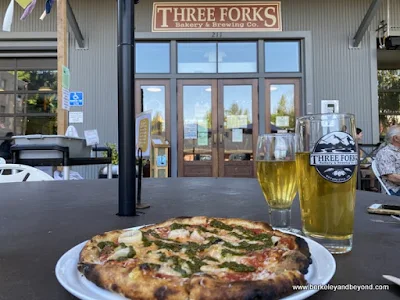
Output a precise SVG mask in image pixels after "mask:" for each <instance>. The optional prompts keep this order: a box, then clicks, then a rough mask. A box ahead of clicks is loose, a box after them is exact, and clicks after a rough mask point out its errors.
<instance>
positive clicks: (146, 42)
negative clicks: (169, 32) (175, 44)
mask: <svg viewBox="0 0 400 300" xmlns="http://www.w3.org/2000/svg"><path fill="white" fill-rule="evenodd" d="M140 44H167V45H168V72H156V73H149V72H137V63H136V62H137V58H138V57H137V49H136V48H137V45H140ZM171 50H172V49H171V43H170V42H169V41H137V42H135V70H134V72H135V74H142V75H143V74H171V72H172V60H171V52H172V51H171Z"/></svg>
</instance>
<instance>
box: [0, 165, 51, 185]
mask: <svg viewBox="0 0 400 300" xmlns="http://www.w3.org/2000/svg"><path fill="white" fill-rule="evenodd" d="M6 170H10V171H11V174H8V175H5V174H4V171H6ZM50 180H54V178H53V177H51V176H50V175H48V174H47V173H45V172H43V171H41V170H39V169H36V168H33V167H30V166H25V165H15V164H0V183H5V182H24V181H50Z"/></svg>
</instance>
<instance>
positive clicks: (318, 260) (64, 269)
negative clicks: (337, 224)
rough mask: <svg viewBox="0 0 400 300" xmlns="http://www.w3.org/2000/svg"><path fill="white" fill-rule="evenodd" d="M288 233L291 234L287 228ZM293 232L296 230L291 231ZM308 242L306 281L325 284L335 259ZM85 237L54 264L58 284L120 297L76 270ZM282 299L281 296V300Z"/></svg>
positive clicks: (87, 297)
mask: <svg viewBox="0 0 400 300" xmlns="http://www.w3.org/2000/svg"><path fill="white" fill-rule="evenodd" d="M141 227H143V226H138V227H134V228H132V229H139V228H141ZM288 233H289V234H293V233H290V232H288ZM293 235H296V234H293ZM302 238H303V239H305V240H306V241H307V243H308V247H309V249H310V252H311V258H312V264H311V265H310V267H309V268H308V273H307V275H306V276H305V277H306V280H307V282H309V283H310V284H314V285H317V284H327V283H328V282H329V280H331V278H332V277H333V275H334V274H335V271H336V263H335V259H334V258H333V256H332V254H331V253H329V251H328V250H327V249H326V248H324V247H323V246H321V245H320V244H318V243H317V242H314V241H313V240H311V239H309V238H305V237H302ZM86 242H87V241H85V242H83V243H80V244H79V245H76V246H75V247H73V248H72V249H70V250H69V251H67V252H66V253H65V254H64V255H63V256H62V257H61V258H60V259H59V260H58V262H57V265H56V276H57V279H58V281H59V282H60V284H61V285H62V286H63V287H64V288H65V289H66V290H67V291H68V292H70V293H71V294H72V295H74V296H76V297H78V298H80V299H82V300H106V299H107V300H124V299H126V298H125V297H122V296H120V295H118V294H115V293H112V292H109V291H107V290H104V289H102V288H99V287H98V286H96V285H95V284H94V283H92V282H90V281H89V280H87V279H86V277H84V276H83V275H82V274H81V273H79V271H78V270H77V264H78V260H79V254H80V252H81V250H82V248H83V247H84V245H85V244H86ZM316 292H318V290H307V291H301V292H297V293H295V294H292V295H290V296H288V297H285V298H283V299H284V300H300V299H305V298H307V297H310V296H311V295H313V294H315V293H316ZM283 299H282V300H283Z"/></svg>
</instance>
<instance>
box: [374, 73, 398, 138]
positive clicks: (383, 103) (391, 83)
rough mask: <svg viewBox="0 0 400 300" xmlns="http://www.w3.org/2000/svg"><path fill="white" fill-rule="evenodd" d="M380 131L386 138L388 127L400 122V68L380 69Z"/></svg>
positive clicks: (381, 135) (381, 136)
mask: <svg viewBox="0 0 400 300" xmlns="http://www.w3.org/2000/svg"><path fill="white" fill-rule="evenodd" d="M378 84H379V86H378V88H379V94H378V95H379V133H380V138H381V140H384V137H385V135H386V132H387V129H388V128H389V127H390V126H392V125H399V124H400V70H378Z"/></svg>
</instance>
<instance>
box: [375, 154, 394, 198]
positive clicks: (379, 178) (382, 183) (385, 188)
mask: <svg viewBox="0 0 400 300" xmlns="http://www.w3.org/2000/svg"><path fill="white" fill-rule="evenodd" d="M371 168H372V171H373V172H374V175H375V177H376V178H378V180H379V183H380V184H381V187H382V188H383V189H384V190H385V192H386V194H388V195H390V192H389V189H388V188H387V187H386V185H385V183H384V182H383V180H382V177H381V174H380V173H379V171H378V166H377V165H376V160H375V159H374V160H373V161H372V164H371Z"/></svg>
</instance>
